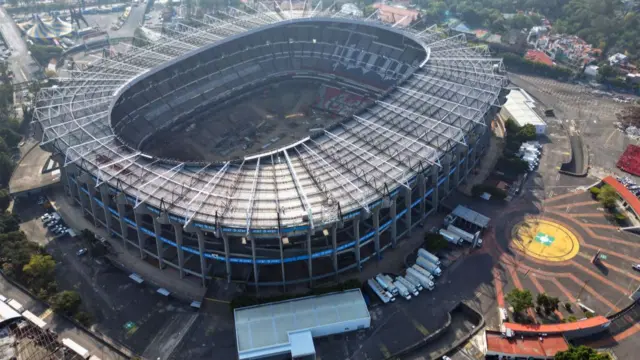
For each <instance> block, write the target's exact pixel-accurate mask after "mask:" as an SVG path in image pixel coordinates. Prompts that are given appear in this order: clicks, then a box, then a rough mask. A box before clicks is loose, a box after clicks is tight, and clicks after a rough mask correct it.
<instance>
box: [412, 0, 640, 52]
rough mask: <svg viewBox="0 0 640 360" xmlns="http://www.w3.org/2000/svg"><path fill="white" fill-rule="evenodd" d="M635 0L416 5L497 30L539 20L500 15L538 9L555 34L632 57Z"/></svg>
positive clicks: (637, 42)
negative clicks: (548, 20) (562, 34)
mask: <svg viewBox="0 0 640 360" xmlns="http://www.w3.org/2000/svg"><path fill="white" fill-rule="evenodd" d="M639 3H640V2H639V1H638V0H629V1H626V2H622V1H620V0H446V1H435V2H434V1H430V0H417V4H418V5H419V6H420V7H422V8H424V9H427V11H426V16H427V18H428V20H431V21H433V20H443V19H444V15H445V12H446V11H447V10H448V11H449V12H450V13H451V14H453V15H455V16H457V17H459V18H461V19H462V20H463V21H465V22H466V23H467V24H469V25H470V26H482V27H486V28H488V29H490V30H491V31H493V32H498V33H500V32H504V31H506V30H508V29H509V28H516V29H518V28H524V27H531V26H532V25H535V24H536V23H537V22H539V18H537V17H536V16H524V15H516V16H513V17H507V18H505V16H504V15H503V14H514V13H517V11H518V10H525V11H534V12H538V13H540V14H541V15H542V16H545V17H547V18H548V19H550V20H551V22H552V24H553V31H554V32H556V33H568V34H575V35H578V36H580V37H581V38H583V39H584V40H586V41H588V42H589V43H591V44H592V45H594V46H596V47H599V48H601V49H603V50H604V51H605V53H612V52H623V53H624V52H625V51H626V52H628V55H629V56H630V57H631V58H632V59H635V60H638V59H639V58H640V14H638V8H639V7H640V5H639ZM634 9H635V10H634Z"/></svg>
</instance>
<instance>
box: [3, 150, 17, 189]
mask: <svg viewBox="0 0 640 360" xmlns="http://www.w3.org/2000/svg"><path fill="white" fill-rule="evenodd" d="M13 167H14V164H13V161H11V158H10V157H9V155H7V154H2V153H0V186H6V185H7V184H9V180H10V179H11V174H12V173H13Z"/></svg>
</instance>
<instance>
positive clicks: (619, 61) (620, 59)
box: [609, 53, 629, 66]
mask: <svg viewBox="0 0 640 360" xmlns="http://www.w3.org/2000/svg"><path fill="white" fill-rule="evenodd" d="M628 62H629V57H628V56H627V55H625V54H621V53H617V54H613V55H611V56H609V65H611V66H624V65H626V64H627V63H628Z"/></svg>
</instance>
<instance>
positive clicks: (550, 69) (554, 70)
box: [495, 52, 575, 80]
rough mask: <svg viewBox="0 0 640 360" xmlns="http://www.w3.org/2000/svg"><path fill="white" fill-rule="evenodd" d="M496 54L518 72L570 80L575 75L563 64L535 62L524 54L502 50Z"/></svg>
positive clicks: (507, 65) (508, 66)
mask: <svg viewBox="0 0 640 360" xmlns="http://www.w3.org/2000/svg"><path fill="white" fill-rule="evenodd" d="M495 56H496V57H498V58H502V59H503V62H504V65H505V66H506V67H507V70H509V71H513V72H516V73H523V74H530V75H536V76H543V77H548V78H552V79H560V80H568V79H570V78H572V77H573V76H574V75H575V73H574V72H573V71H572V70H571V69H569V68H565V67H562V66H549V65H546V64H542V63H539V62H534V61H531V60H528V59H525V58H523V57H522V54H514V53H507V52H501V53H498V54H496V55H495Z"/></svg>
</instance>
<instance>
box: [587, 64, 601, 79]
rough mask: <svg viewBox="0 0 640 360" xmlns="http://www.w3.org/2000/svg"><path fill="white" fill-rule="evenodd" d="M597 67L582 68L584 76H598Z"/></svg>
mask: <svg viewBox="0 0 640 360" xmlns="http://www.w3.org/2000/svg"><path fill="white" fill-rule="evenodd" d="M598 69H599V67H598V66H597V65H587V66H586V67H585V68H584V74H585V75H587V76H589V77H596V76H597V75H598Z"/></svg>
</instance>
